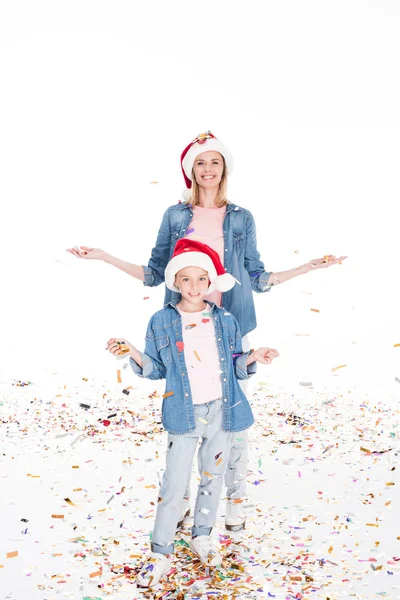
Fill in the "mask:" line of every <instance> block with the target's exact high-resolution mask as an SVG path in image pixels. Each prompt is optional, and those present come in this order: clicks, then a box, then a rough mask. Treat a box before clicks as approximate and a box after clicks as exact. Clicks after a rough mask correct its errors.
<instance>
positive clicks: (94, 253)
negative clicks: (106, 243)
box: [66, 246, 107, 260]
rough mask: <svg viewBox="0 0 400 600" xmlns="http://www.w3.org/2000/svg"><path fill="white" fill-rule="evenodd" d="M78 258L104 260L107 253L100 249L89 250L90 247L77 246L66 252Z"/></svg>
mask: <svg viewBox="0 0 400 600" xmlns="http://www.w3.org/2000/svg"><path fill="white" fill-rule="evenodd" d="M66 251H67V252H69V253H70V254H73V255H74V256H76V257H77V258H86V259H89V260H104V258H105V256H106V254H107V253H106V252H104V250H100V248H89V246H75V248H67V250H66Z"/></svg>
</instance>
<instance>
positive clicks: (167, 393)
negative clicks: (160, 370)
mask: <svg viewBox="0 0 400 600" xmlns="http://www.w3.org/2000/svg"><path fill="white" fill-rule="evenodd" d="M173 395H174V392H165V394H163V395H162V397H163V398H169V397H170V396H173Z"/></svg>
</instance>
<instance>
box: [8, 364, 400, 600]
mask: <svg viewBox="0 0 400 600" xmlns="http://www.w3.org/2000/svg"><path fill="white" fill-rule="evenodd" d="M117 368H118V369H120V372H121V374H122V383H120V384H119V383H118V382H117V374H116V370H117ZM336 373H338V372H336ZM343 373H344V369H343ZM106 375H107V377H106V380H104V381H102V380H101V379H100V378H90V377H87V379H88V381H84V379H83V378H84V377H85V373H81V374H78V373H71V372H67V371H65V372H61V371H60V372H56V371H54V370H53V371H52V372H51V371H45V370H43V371H42V372H41V373H40V376H39V372H38V378H37V380H36V381H35V380H34V378H31V381H32V383H31V384H30V385H25V386H21V385H17V381H16V378H15V369H14V370H13V371H12V370H6V372H5V373H4V374H3V376H2V381H1V384H0V385H1V388H0V391H1V400H0V415H1V423H2V424H1V431H2V452H1V497H0V518H1V529H0V530H1V539H0V565H1V568H0V598H1V599H3V598H4V599H7V600H8V599H10V600H11V599H12V600H25V599H28V598H29V600H36V599H41V600H42V599H43V600H44V599H45V600H53V599H62V598H68V599H71V600H72V599H76V600H83V599H84V598H88V597H90V598H104V597H107V596H109V597H112V598H116V599H117V598H118V599H119V598H120V599H121V600H128V599H129V600H132V599H135V598H142V597H146V598H180V599H183V598H230V597H233V595H235V594H236V596H235V597H236V598H241V597H243V598H256V597H257V598H270V597H271V598H272V597H275V598H277V599H286V598H290V599H291V598H296V599H300V598H321V599H324V600H326V599H327V598H329V599H330V600H334V599H335V600H339V599H341V598H347V597H353V598H359V599H373V598H381V597H385V598H389V599H391V600H397V599H398V598H399V597H400V577H399V573H400V569H399V567H400V558H399V557H400V527H399V519H398V503H399V491H398V490H399V485H400V481H399V476H398V451H399V434H400V432H399V402H398V399H399V394H400V385H399V383H397V382H396V381H395V380H394V378H393V380H392V381H391V382H389V381H387V382H386V384H385V387H383V386H379V385H375V386H374V385H372V384H370V385H368V386H362V385H360V384H358V385H354V384H353V385H351V384H350V383H349V382H348V381H346V380H345V379H344V378H342V379H341V378H340V377H341V376H340V375H337V376H334V375H332V376H331V378H330V379H329V380H328V379H327V380H326V382H325V383H319V384H318V385H315V387H313V386H307V385H300V381H293V380H292V381H291V382H288V383H286V385H285V387H283V385H282V377H281V375H279V377H277V376H275V375H274V376H268V375H267V376H265V371H263V372H262V373H260V375H258V376H257V377H258V380H257V379H256V378H254V380H253V383H252V386H251V392H250V396H251V397H252V403H253V408H254V412H255V416H256V425H255V426H254V427H253V429H252V430H251V436H250V438H251V442H250V445H251V460H250V465H249V472H248V477H247V480H248V491H249V500H248V506H247V509H246V510H247V514H248V518H247V528H246V530H245V532H243V534H234V535H233V536H232V537H231V538H229V536H228V534H227V532H226V531H225V530H224V528H223V514H224V503H223V502H222V503H221V507H220V515H219V519H218V527H217V528H216V529H215V532H214V533H215V536H216V538H217V539H219V540H220V541H222V542H223V544H224V545H223V548H224V553H225V554H226V559H225V560H224V564H223V567H222V568H221V569H220V570H216V571H214V573H209V572H208V571H207V570H205V569H204V568H203V567H202V566H200V565H199V563H197V562H193V561H192V560H191V559H190V554H189V552H188V551H187V550H186V545H185V540H187V536H188V531H189V529H188V528H189V527H190V518H189V519H188V520H187V523H186V524H185V529H184V530H183V533H182V535H181V536H178V538H177V539H180V540H181V541H180V543H179V544H178V552H177V560H176V564H175V566H176V569H177V571H176V572H175V573H174V574H172V575H171V577H170V579H169V582H168V583H164V584H163V585H159V586H158V587H157V588H155V589H154V590H152V591H151V592H148V593H143V592H138V591H137V590H136V586H135V582H134V570H133V571H130V570H129V569H127V570H126V571H127V572H126V573H125V575H123V576H122V577H118V575H121V572H123V567H124V566H128V567H133V569H134V568H135V566H136V565H138V564H140V561H141V556H142V555H143V553H145V552H146V551H147V549H148V545H149V532H150V531H151V528H152V523H153V520H154V514H155V508H156V501H157V492H158V489H157V488H158V482H159V478H160V476H161V473H162V470H163V462H164V441H165V433H163V432H162V431H160V422H159V421H160V411H159V407H160V393H162V391H163V389H162V384H161V385H160V384H154V382H149V381H145V382H143V381H141V380H139V379H137V378H135V377H134V376H133V374H131V372H130V370H129V368H128V369H125V368H124V362H122V361H120V362H118V363H113V370H112V371H111V370H110V371H109V372H108V373H107V374H106ZM343 377H344V376H343ZM20 380H21V381H25V382H26V381H27V378H26V379H24V369H22V372H21V373H20ZM302 383H306V382H305V381H302ZM309 383H310V382H309ZM311 383H312V382H311ZM129 385H132V386H133V388H132V389H131V390H130V394H129V395H126V394H124V393H122V389H124V387H126V386H129ZM153 392H154V393H155V394H157V395H155V394H154V397H152V396H153ZM80 403H83V404H86V405H89V406H90V408H89V409H85V408H81V407H80ZM128 410H129V411H131V412H130V413H128V412H127V411H128ZM110 415H115V416H110ZM290 415H291V416H290ZM107 417H109V419H108V420H109V421H110V425H105V424H103V423H102V421H103V420H104V419H107ZM195 487H196V473H195V471H194V472H193V478H192V491H193V493H194V492H195ZM66 499H68V500H69V501H70V502H67V501H66ZM72 503H73V504H72ZM54 515H55V516H54ZM60 515H62V517H61V516H60ZM16 552H17V553H18V554H17V556H11V557H9V558H7V554H8V553H16ZM99 571H101V573H100V574H98V575H97V576H92V577H91V575H93V573H96V572H99ZM211 575H212V576H213V579H211V578H210V576H211ZM224 577H226V579H224ZM174 590H175V591H174ZM168 592H169V593H168ZM179 594H180V595H179ZM202 594H203V595H202Z"/></svg>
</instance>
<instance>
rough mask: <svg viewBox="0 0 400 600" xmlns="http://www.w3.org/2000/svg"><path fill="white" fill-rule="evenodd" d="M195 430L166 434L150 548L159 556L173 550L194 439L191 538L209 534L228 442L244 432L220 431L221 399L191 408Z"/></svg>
mask: <svg viewBox="0 0 400 600" xmlns="http://www.w3.org/2000/svg"><path fill="white" fill-rule="evenodd" d="M194 415H195V423H196V429H195V430H194V431H190V432H189V433H184V434H181V435H176V434H172V433H169V434H168V442H167V444H168V446H167V455H166V469H165V472H164V476H163V482H162V485H161V488H160V495H159V501H158V505H157V513H156V521H155V524H154V530H153V536H152V542H151V549H152V551H153V552H158V553H159V554H171V553H172V552H173V551H174V537H175V532H176V524H177V522H178V521H179V516H180V512H181V504H182V499H183V497H184V493H185V487H186V485H187V481H188V478H189V476H190V471H191V466H192V462H193V457H194V454H195V452H196V448H197V443H198V440H199V439H201V440H202V443H201V446H200V448H199V453H198V456H199V458H198V461H199V472H200V477H201V480H200V484H199V487H198V490H197V498H196V505H195V509H194V526H193V528H192V537H195V536H198V535H210V533H211V530H212V528H213V526H214V525H215V522H216V518H217V510H218V504H219V500H220V496H221V489H222V478H223V476H224V474H225V471H226V469H227V467H228V462H229V455H230V448H231V440H232V438H233V436H239V435H241V434H242V433H246V432H237V433H231V432H229V431H223V430H222V429H221V425H222V400H213V401H212V402H207V403H205V404H195V405H194Z"/></svg>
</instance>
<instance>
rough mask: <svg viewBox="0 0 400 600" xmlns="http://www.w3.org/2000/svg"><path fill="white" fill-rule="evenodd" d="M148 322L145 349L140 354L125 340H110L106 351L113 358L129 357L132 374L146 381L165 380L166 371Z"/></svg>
mask: <svg viewBox="0 0 400 600" xmlns="http://www.w3.org/2000/svg"><path fill="white" fill-rule="evenodd" d="M151 324H152V320H150V323H149V326H148V328H147V333H146V347H145V351H144V352H140V351H139V350H137V348H135V347H134V346H133V344H131V343H130V342H128V341H127V340H125V339H122V338H111V339H110V340H109V341H108V343H107V350H108V351H109V352H111V354H113V355H114V356H123V355H126V356H129V359H130V360H129V362H130V365H131V367H132V370H133V372H134V373H135V374H136V375H138V376H139V377H143V378H146V379H165V376H166V373H167V370H166V368H165V365H164V363H163V362H162V360H161V356H160V353H159V352H158V350H157V347H156V344H155V341H154V335H153V332H152V327H151Z"/></svg>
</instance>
